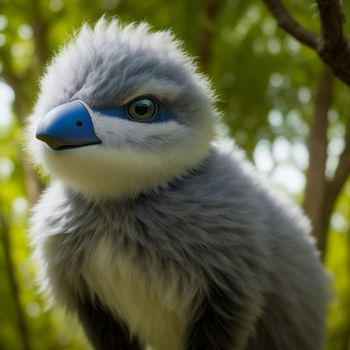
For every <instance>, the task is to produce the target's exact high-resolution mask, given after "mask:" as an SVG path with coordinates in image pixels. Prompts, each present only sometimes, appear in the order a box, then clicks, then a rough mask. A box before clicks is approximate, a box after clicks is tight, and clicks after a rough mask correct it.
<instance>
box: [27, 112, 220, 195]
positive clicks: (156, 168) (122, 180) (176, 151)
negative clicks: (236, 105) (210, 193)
mask: <svg viewBox="0 0 350 350" xmlns="http://www.w3.org/2000/svg"><path fill="white" fill-rule="evenodd" d="M92 121H93V125H94V128H95V132H96V135H97V136H98V137H99V138H100V139H101V140H102V145H92V146H85V147H81V148H77V149H67V150H60V151H56V150H53V149H51V148H49V147H48V146H47V145H46V144H44V143H43V142H40V141H38V140H35V139H34V140H33V141H34V142H32V144H31V146H32V148H34V152H35V154H36V155H37V156H38V160H39V162H40V163H43V164H45V167H46V169H47V171H48V173H49V174H50V175H51V176H53V177H57V178H59V179H60V180H61V181H63V183H65V184H66V185H68V186H70V187H72V188H73V189H77V190H79V191H81V192H82V193H84V194H85V195H86V196H87V197H91V198H108V197H113V198H124V197H130V196H135V195H137V194H138V193H139V192H140V191H147V190H149V189H152V188H155V187H158V186H161V185H164V184H165V183H167V182H168V181H170V180H173V179H174V178H176V177H178V176H181V175H184V174H185V173H186V172H187V171H188V170H190V169H192V168H194V167H195V166H197V165H198V163H199V162H200V161H201V160H202V159H203V157H205V155H206V154H207V152H208V147H209V142H210V140H211V139H212V137H213V135H212V133H213V131H212V126H211V123H207V124H208V125H205V124H204V123H203V125H202V126H201V128H200V130H196V132H195V133H194V132H193V130H192V129H191V128H189V127H188V126H184V125H181V124H179V123H177V122H173V121H170V122H165V123H156V124H142V123H137V122H133V121H126V120H120V119H117V118H106V117H101V116H100V115H96V116H93V118H92ZM113 130H114V132H113ZM108 132H109V133H111V135H109V138H108V142H107V144H104V142H103V140H104V139H105V138H106V135H107V134H108ZM153 135H154V136H153ZM161 135H164V139H163V140H161V142H159V144H158V145H157V144H155V145H154V147H151V145H152V137H155V138H156V137H160V136H161ZM111 136H112V137H111ZM171 137H172V138H173V139H174V142H171V140H170V141H169V140H167V138H171ZM148 141H149V142H150V145H148V144H147V143H148ZM113 143H114V144H113Z"/></svg>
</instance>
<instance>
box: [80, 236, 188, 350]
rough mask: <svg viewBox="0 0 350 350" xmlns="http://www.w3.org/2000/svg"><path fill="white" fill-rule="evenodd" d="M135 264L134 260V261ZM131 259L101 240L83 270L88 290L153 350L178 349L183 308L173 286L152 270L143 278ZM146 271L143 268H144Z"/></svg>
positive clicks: (181, 337)
mask: <svg viewBox="0 0 350 350" xmlns="http://www.w3.org/2000/svg"><path fill="white" fill-rule="evenodd" d="M134 261H135V258H134ZM134 261H133V259H132V258H131V257H130V256H126V254H125V253H124V254H123V252H119V251H118V252H116V251H115V250H114V249H112V245H111V244H110V242H109V241H108V239H101V240H100V241H99V243H98V244H97V246H96V249H95V250H94V253H93V254H92V255H91V258H90V259H89V262H88V263H87V264H86V266H85V267H84V269H83V275H84V277H85V279H86V282H87V283H88V285H89V287H90V289H91V291H93V292H94V293H95V294H96V295H97V296H98V298H99V299H100V300H101V302H102V303H103V304H104V305H106V306H107V307H108V308H109V310H110V311H111V312H112V313H114V314H115V315H117V316H118V317H120V318H121V319H122V320H123V321H124V322H126V324H127V325H128V326H129V329H130V331H131V333H132V334H135V335H137V336H138V337H139V338H140V339H141V340H142V341H143V342H145V343H146V344H149V345H152V346H153V347H154V348H155V349H156V350H181V349H182V348H183V345H182V344H183V336H184V329H185V324H186V317H185V315H186V307H185V303H184V301H183V300H181V299H182V298H181V297H180V296H179V295H178V293H177V291H176V288H175V287H174V284H172V283H171V282H170V281H169V282H167V281H166V279H164V278H162V277H161V276H160V274H157V272H156V271H155V272H154V274H153V276H149V274H147V275H146V273H145V272H144V271H142V270H143V269H142V266H137V264H135V262H134ZM145 270H146V269H145Z"/></svg>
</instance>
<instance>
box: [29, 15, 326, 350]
mask: <svg viewBox="0 0 350 350" xmlns="http://www.w3.org/2000/svg"><path fill="white" fill-rule="evenodd" d="M101 23H102V24H101ZM113 23H114V22H112V24H110V25H107V24H106V23H105V22H103V21H102V22H100V23H99V24H98V25H97V28H95V29H94V30H92V31H90V29H88V28H85V29H83V30H82V32H81V33H80V34H79V35H78V38H77V39H76V41H73V42H72V43H70V44H69V45H68V46H67V47H66V48H65V49H64V51H63V53H62V54H61V55H60V56H58V57H57V58H56V59H55V60H54V62H53V64H52V66H51V67H49V69H48V73H47V75H46V77H45V78H44V82H43V91H42V95H41V97H40V98H39V103H38V105H37V107H36V110H35V113H34V114H33V116H32V118H31V128H32V129H35V125H36V124H37V120H38V118H39V117H40V115H42V113H46V112H47V111H48V110H49V109H50V108H52V107H54V106H56V105H57V104H60V103H64V102H67V101H68V100H72V99H74V98H79V99H83V100H84V101H85V102H86V103H88V104H89V105H90V106H108V105H111V104H115V103H119V102H120V101H123V100H125V99H128V96H129V97H130V96H132V95H134V94H135V92H137V91H138V90H139V89H140V88H141V87H143V88H144V87H147V86H150V85H153V87H154V85H155V83H156V82H161V83H159V85H158V89H159V90H160V91H161V90H163V91H162V92H159V94H160V95H159V96H158V97H159V98H160V100H161V101H163V102H164V103H165V104H166V105H167V106H168V108H170V109H171V110H172V111H173V112H174V113H175V114H176V120H174V121H172V122H171V123H170V124H168V125H166V126H162V127H158V126H151V125H147V126H142V125H135V124H132V122H126V123H125V122H124V123H122V122H120V121H112V120H109V119H108V118H105V117H102V116H99V115H98V114H96V115H94V116H93V117H92V120H93V123H94V127H95V130H96V133H97V135H98V136H99V137H100V139H101V140H102V146H100V145H98V146H93V147H91V148H90V150H89V149H88V148H86V150H85V151H73V152H70V153H69V152H65V153H60V154H58V153H54V152H55V151H54V152H53V151H50V150H48V149H46V148H44V147H43V146H42V145H38V144H35V143H36V142H38V141H35V140H34V138H33V136H30V137H31V140H30V142H31V143H32V146H31V147H32V150H34V152H35V156H36V157H37V158H38V159H39V160H38V161H39V162H41V163H43V164H44V166H45V168H47V171H48V172H49V173H50V174H51V175H52V177H53V178H54V180H53V181H52V183H51V185H50V186H49V187H48V189H47V190H46V191H45V193H44V194H43V196H42V198H41V200H40V202H39V203H38V205H37V206H36V207H35V209H34V212H33V216H32V220H31V236H32V242H33V243H32V244H33V247H34V250H35V257H36V259H37V261H38V262H39V264H40V274H41V275H40V284H41V288H42V290H43V291H45V292H46V293H47V294H48V295H49V296H50V297H51V299H52V300H53V301H54V302H55V303H59V304H61V305H63V306H64V307H66V309H67V310H68V311H70V312H73V313H75V312H77V311H79V310H78V309H79V308H78V306H79V305H81V302H82V301H84V302H85V301H86V300H88V301H89V305H99V304H102V305H103V307H104V308H106V309H107V310H108V313H110V314H111V315H113V317H115V319H116V320H121V321H122V323H123V324H125V325H126V327H127V328H128V331H130V334H132V335H134V336H136V337H137V338H138V339H139V340H140V341H141V342H142V343H150V344H151V345H154V346H155V348H158V350H173V349H174V350H177V349H178V350H180V349H187V350H189V349H197V350H199V349H202V350H203V349H211V350H214V349H225V350H229V349H231V350H233V349H234V350H243V349H245V350H253V349H261V350H262V349H264V350H271V349H276V350H295V349H303V350H320V349H321V347H322V342H323V340H324V328H325V312H326V306H327V300H328V293H327V287H326V276H325V273H324V271H323V268H322V265H321V263H320V260H319V256H318V253H317V251H316V249H315V245H314V241H313V240H312V238H311V235H310V227H309V223H308V221H307V220H306V219H305V217H304V216H303V215H302V213H301V212H300V210H299V209H298V208H297V207H296V206H295V205H294V204H293V203H292V202H291V201H289V200H288V199H285V198H284V197H282V196H281V195H280V194H278V193H276V192H275V191H273V190H272V189H271V188H270V186H269V185H268V184H266V183H265V181H264V180H263V179H262V178H261V177H260V176H258V175H257V174H256V172H255V170H254V169H253V168H252V166H251V165H249V164H248V163H247V161H246V160H245V159H244V158H243V157H242V156H241V154H240V152H239V151H238V150H236V149H235V150H233V151H232V152H224V151H222V150H220V148H219V147H217V146H214V145H211V146H210V145H209V143H210V141H211V136H210V137H209V139H207V138H205V137H204V136H201V137H198V138H196V135H197V134H198V133H199V130H202V128H203V125H207V126H206V127H208V130H210V129H211V128H212V127H213V120H214V118H215V110H214V108H213V107H212V102H213V97H212V93H211V92H210V90H209V88H208V85H207V83H206V82H205V80H203V78H202V77H200V75H198V74H197V73H196V71H195V69H194V68H193V66H192V63H191V62H190V60H189V59H188V58H186V57H185V56H184V55H183V54H182V53H181V51H179V45H178V44H176V43H175V42H174V41H173V39H171V38H170V37H169V36H168V34H164V33H163V34H157V33H155V34H149V33H147V32H146V27H145V26H139V27H135V26H129V27H127V28H126V29H123V28H121V27H119V25H118V24H116V23H114V24H113ZM83 39H89V40H83ZM136 39H142V40H141V41H140V40H139V41H137V40H136ZM160 39H162V40H160ZM112 44H113V45H112ZM111 46H113V48H111ZM61 69H62V70H64V71H65V74H64V77H65V79H61V80H59V79H58V76H59V75H62V72H61ZM115 76H117V77H118V79H114V78H113V77H115ZM57 80H59V81H57ZM162 94H163V95H162ZM171 128H174V129H171ZM30 135H32V134H31V132H30ZM203 135H204V134H203ZM204 139H205V141H203V140H204ZM190 142H193V144H191V143H190ZM201 142H203V143H201ZM33 144H35V145H34V146H33ZM197 144H199V145H201V149H203V152H202V153H198V152H197V153H194V151H193V149H195V148H196V147H195V145H197ZM39 147H42V148H40V151H39ZM126 149H128V150H129V149H132V150H133V152H134V153H132V154H134V156H135V157H136V155H137V154H143V153H141V152H144V150H145V149H146V150H147V152H148V153H147V154H148V156H150V154H152V152H153V153H154V154H155V155H157V157H159V162H160V164H161V165H162V166H163V167H165V168H166V167H167V166H168V165H169V164H168V163H172V162H173V163H174V164H175V165H176V164H179V165H178V166H175V165H174V167H170V169H171V172H170V173H169V174H168V175H167V176H168V177H166V176H165V175H164V176H162V177H161V178H160V180H159V182H158V183H156V184H152V185H150V184H149V183H147V184H144V187H142V186H136V182H137V181H138V180H139V181H142V176H147V174H148V172H149V171H151V170H150V169H149V168H152V171H153V173H152V174H157V173H159V172H162V171H163V170H162V167H159V168H156V167H153V164H155V163H150V162H146V161H145V162H144V163H142V164H141V165H140V166H142V167H143V168H140V169H141V170H140V172H139V173H138V174H134V173H133V172H132V171H130V174H129V177H131V178H132V179H131V180H130V179H129V178H126V177H125V173H123V171H126V170H125V169H124V168H123V167H125V168H127V166H128V164H129V163H130V164H131V163H132V159H129V158H127V159H126V161H125V162H122V160H121V159H122V158H118V157H117V156H115V157H110V158H108V159H109V160H110V163H108V162H107V160H106V159H107V158H106V159H104V158H103V156H102V154H103V152H105V153H107V152H109V151H110V152H115V153H111V154H115V155H117V154H121V155H122V154H124V153H123V152H126V151H125V150H126ZM173 149H175V151H177V152H179V154H181V156H183V157H184V158H185V153H181V152H183V150H185V151H186V153H188V154H189V158H188V159H187V160H186V162H184V164H183V166H182V165H181V164H182V163H181V162H180V160H181V157H179V159H180V160H179V159H177V158H176V153H175V151H174V152H173V153H171V152H172V150H173ZM94 150H96V151H94ZM40 152H41V153H42V154H45V156H40V155H38V154H39V153H40ZM74 152H75V153H74ZM79 152H80V153H79ZM83 152H85V157H86V161H85V158H84V159H83V158H79V157H82V156H80V154H83ZM94 152H96V154H94ZM98 152H99V153H98ZM117 152H119V153H117ZM89 154H90V155H91V156H90V157H89ZM135 154H136V155H135ZM97 155H100V158H98V157H97ZM167 155H168V157H167ZM45 157H46V158H45ZM50 157H52V158H54V157H56V158H55V159H56V160H55V161H54V162H57V164H67V169H68V170H67V172H66V173H64V175H62V174H63V173H60V171H61V168H60V167H58V168H57V167H55V166H54V164H56V163H54V162H50V159H51V158H50ZM58 157H61V159H63V161H62V162H61V160H57V159H58ZM69 157H71V158H72V159H73V160H77V164H79V165H80V166H81V167H84V166H85V165H86V168H84V169H83V171H81V173H79V172H78V170H79V169H78V170H76V169H75V168H74V166H76V165H75V164H74V162H73V161H71V160H70V158H69ZM101 159H103V161H102V160H101ZM116 159H117V160H116ZM150 159H151V158H150ZM152 159H153V158H152ZM128 161H129V163H128ZM59 162H61V163H59ZM84 162H85V163H84ZM117 162H119V163H117ZM176 162H180V163H176ZM114 163H115V164H114ZM81 164H83V165H81ZM89 167H90V168H89ZM113 167H115V169H119V170H118V171H117V170H116V171H115V172H113V171H114V170H113ZM109 169H112V170H110V171H109V172H110V173H111V174H113V176H112V177H108V176H107V175H108V170H109ZM75 172H76V174H78V175H75ZM99 172H100V174H101V177H99ZM69 174H71V175H69ZM79 174H80V175H79ZM106 174H107V175H106ZM120 174H124V175H123V176H124V177H122V175H120ZM69 176H72V177H74V176H76V179H74V181H70V178H69ZM79 176H80V178H79ZM152 176H153V175H152ZM89 177H91V183H89V184H88V185H86V186H87V187H82V188H80V187H79V183H78V180H79V179H80V180H81V181H85V179H86V178H89ZM123 181H124V182H123ZM127 181H130V183H133V186H135V188H136V189H135V191H130V192H129V194H128V192H125V193H124V192H123V196H117V195H116V194H115V193H117V192H115V193H114V192H113V188H114V187H113V186H115V187H118V186H120V188H122V185H123V183H126V182H127ZM132 181H134V182H132ZM95 183H96V184H97V185H101V186H104V185H105V183H106V186H109V187H106V188H107V189H105V187H99V188H103V191H105V190H106V191H105V192H103V195H99V193H98V192H96V191H90V189H89V187H88V186H95ZM97 185H96V186H97ZM130 186H131V185H130ZM118 188H119V187H118ZM85 189H86V192H85ZM108 189H111V192H110V193H109V192H108ZM118 191H119V190H118ZM89 308H90V306H89ZM208 315H209V316H210V315H211V317H212V318H211V317H209V316H208ZM94 317H95V316H94ZM213 320H217V322H216V323H215V322H213ZM98 332H99V333H98V334H99V336H101V330H99V331H98ZM220 332H221V333H220ZM126 333H128V332H126ZM220 334H221V335H222V336H221V337H220ZM106 336H107V335H106ZM108 336H109V335H108ZM203 337H205V339H206V341H205V344H207V345H205V346H204V345H203V346H201V345H200V344H201V341H202V340H203V339H204V338H203ZM208 344H211V345H208Z"/></svg>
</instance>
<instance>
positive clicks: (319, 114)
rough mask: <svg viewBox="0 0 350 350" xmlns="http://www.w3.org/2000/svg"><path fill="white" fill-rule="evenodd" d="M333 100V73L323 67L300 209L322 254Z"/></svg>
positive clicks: (330, 205)
mask: <svg viewBox="0 0 350 350" xmlns="http://www.w3.org/2000/svg"><path fill="white" fill-rule="evenodd" d="M331 100H332V73H331V71H330V69H329V68H328V67H327V66H325V65H324V66H323V68H322V74H321V79H320V82H319V85H318V91H317V95H316V99H315V110H314V118H313V121H312V125H311V131H310V139H309V168H308V172H307V180H306V187H305V195H304V203H303V209H304V211H305V213H306V215H307V216H308V217H309V218H310V220H311V224H312V226H313V233H314V236H315V238H316V240H317V245H318V248H319V249H320V251H321V253H322V254H323V252H324V250H325V248H326V246H325V243H326V235H327V231H328V227H329V220H330V215H331V212H332V208H333V203H331V202H330V201H329V199H327V194H328V193H326V192H327V191H326V186H327V180H326V178H325V168H326V161H327V146H328V139H327V130H328V111H329V109H330V106H331Z"/></svg>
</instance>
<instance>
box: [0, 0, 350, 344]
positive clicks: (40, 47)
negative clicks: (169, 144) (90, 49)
mask: <svg viewBox="0 0 350 350" xmlns="http://www.w3.org/2000/svg"><path fill="white" fill-rule="evenodd" d="M286 4H287V5H288V7H289V8H290V9H291V11H292V12H293V14H295V15H296V17H297V18H298V20H300V21H301V23H303V24H304V25H305V26H306V27H308V28H309V29H312V30H314V31H315V32H317V31H318V28H319V20H318V14H317V8H316V7H315V6H314V2H313V1H310V0H307V1H301V0H293V1H292V0H289V1H286ZM344 6H345V7H346V9H345V12H348V10H349V9H350V4H349V3H345V2H344ZM103 14H106V15H107V16H118V17H119V18H120V19H122V20H123V21H125V22H130V21H142V20H147V21H148V22H150V23H151V24H152V26H153V27H154V28H155V29H169V28H172V30H173V31H174V33H175V34H176V35H177V37H179V38H181V39H182V40H183V41H184V45H185V47H186V49H187V50H188V51H189V52H190V53H191V54H193V55H197V52H198V47H197V45H198V36H199V34H200V32H201V31H202V30H203V29H209V31H211V32H212V33H213V40H212V43H211V44H212V45H211V55H210V57H211V59H210V62H209V65H208V67H209V69H208V70H209V72H208V73H209V75H210V77H211V79H212V84H213V86H214V88H215V89H216V91H217V93H218V97H219V98H218V108H219V110H220V111H221V112H222V115H223V119H224V120H225V122H226V123H227V125H228V126H229V128H228V131H229V134H230V135H231V136H233V137H234V138H235V140H236V142H237V143H238V144H239V145H240V146H241V147H242V148H243V149H244V150H245V151H246V152H247V155H248V157H250V158H251V159H252V160H253V161H255V162H256V165H257V166H258V168H259V169H260V170H261V171H264V172H266V174H267V175H268V176H270V177H271V179H272V181H274V182H275V184H276V186H282V187H284V190H287V191H289V192H291V194H292V195H294V196H295V198H296V200H298V201H300V200H301V199H302V190H303V185H304V182H305V176H304V172H305V170H306V169H307V164H308V159H307V146H306V142H307V137H308V133H309V122H310V119H311V117H312V113H313V108H314V106H313V98H314V95H315V93H316V91H315V90H316V88H317V83H318V80H319V73H320V67H321V65H320V62H319V60H318V58H317V57H316V54H315V53H314V52H312V51H311V50H310V49H308V48H305V47H303V46H302V45H300V44H299V43H298V42H297V41H295V40H294V39H292V38H290V37H289V36H286V35H285V34H284V33H283V32H282V31H280V30H279V29H278V28H277V26H276V23H275V21H274V20H273V19H272V17H271V16H270V15H269V13H268V12H267V10H266V9H265V8H264V6H263V4H262V2H261V1H259V0H250V1H244V0H226V1H222V4H221V7H220V11H219V13H218V16H217V17H216V18H215V19H214V21H208V18H207V16H206V15H205V9H204V2H203V1H200V0H191V1H188V0H176V1H172V2H169V1H160V0H147V1H137V0H99V1H98V0H95V1H89V2H87V1H83V0H70V1H68V0H67V1H63V0H41V1H39V0H0V78H3V81H7V82H9V81H10V80H11V79H13V78H15V81H14V82H13V84H11V85H12V89H11V88H10V87H9V86H8V85H6V84H5V83H4V82H0V213H2V214H4V215H5V217H6V219H7V221H8V222H9V224H10V225H9V227H10V232H9V237H10V240H11V246H12V254H13V258H14V261H15V267H16V274H17V275H16V276H17V280H18V282H19V287H20V300H21V303H22V305H23V308H24V311H25V317H26V321H27V324H28V327H29V340H30V343H31V347H32V349H33V350H40V349H43V350H44V349H45V350H46V349H86V348H88V345H87V344H86V342H85V340H84V337H83V336H82V332H81V330H80V329H79V326H78V325H77V323H76V321H74V320H73V319H70V318H68V319H67V318H66V317H65V316H64V315H63V313H62V312H61V311H58V310H54V311H47V310H46V309H45V301H43V298H42V297H41V296H39V295H38V294H37V293H36V286H35V282H34V280H35V278H34V276H35V266H34V265H33V263H32V262H31V261H30V259H29V254H30V249H29V248H28V238H27V235H26V229H27V217H28V203H27V200H26V185H25V173H24V172H23V151H22V147H21V145H22V144H23V120H24V119H23V118H24V116H25V115H26V114H29V113H30V109H31V107H32V105H33V103H34V101H35V97H36V94H37V91H38V80H39V77H40V74H41V73H42V72H43V70H44V68H45V66H44V63H45V62H47V59H49V58H50V56H51V55H52V54H53V53H54V52H57V50H58V49H59V47H60V46H62V45H63V44H64V43H65V41H66V40H67V38H68V37H69V35H70V34H71V33H72V32H74V30H76V29H77V28H79V26H80V25H81V24H82V23H84V22H90V23H93V22H94V21H95V20H96V19H97V18H99V17H100V16H101V15H103ZM346 26H347V29H348V33H349V32H350V31H349V23H347V24H346ZM62 79H64V77H62ZM349 96H350V95H349V91H348V88H346V87H345V86H343V85H342V84H341V83H339V82H337V83H336V86H335V92H334V99H333V105H332V109H331V111H330V113H329V119H330V121H331V123H332V125H331V128H330V130H329V138H330V143H329V154H328V155H329V160H328V163H327V173H328V174H329V175H331V174H332V172H333V171H334V169H335V167H336V165H337V161H338V156H339V154H340V152H341V150H342V148H343V140H342V137H343V136H344V129H345V128H344V122H345V121H346V120H347V119H348V118H349V112H348V111H349V110H350V108H349V107H350V97H349ZM15 98H16V100H15ZM9 107H10V108H11V109H10V110H8V108H9ZM281 178H282V180H283V181H281ZM349 198H350V184H348V185H347V187H346V189H345V190H344V191H343V193H342V196H341V198H339V200H338V203H337V208H336V211H335V212H334V214H333V217H332V225H331V232H330V236H329V243H328V250H327V259H326V266H327V268H328V269H329V272H330V276H331V280H332V285H333V286H334V291H333V293H334V301H333V303H332V305H331V307H330V312H329V322H328V342H327V350H349V349H350V346H349V344H350V343H349V339H348V337H349V334H350V315H349V309H350V290H349V288H350V285H349V273H350V256H349V246H350V239H349V232H350V227H349V218H350V199H349ZM0 281H1V282H0V349H6V350H7V349H11V350H12V349H13V350H16V349H21V346H22V345H21V342H20V336H19V332H18V327H17V323H18V322H17V315H16V312H15V309H14V302H13V295H12V293H11V290H10V286H9V283H8V276H7V267H6V264H5V259H4V254H3V250H2V249H0Z"/></svg>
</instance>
